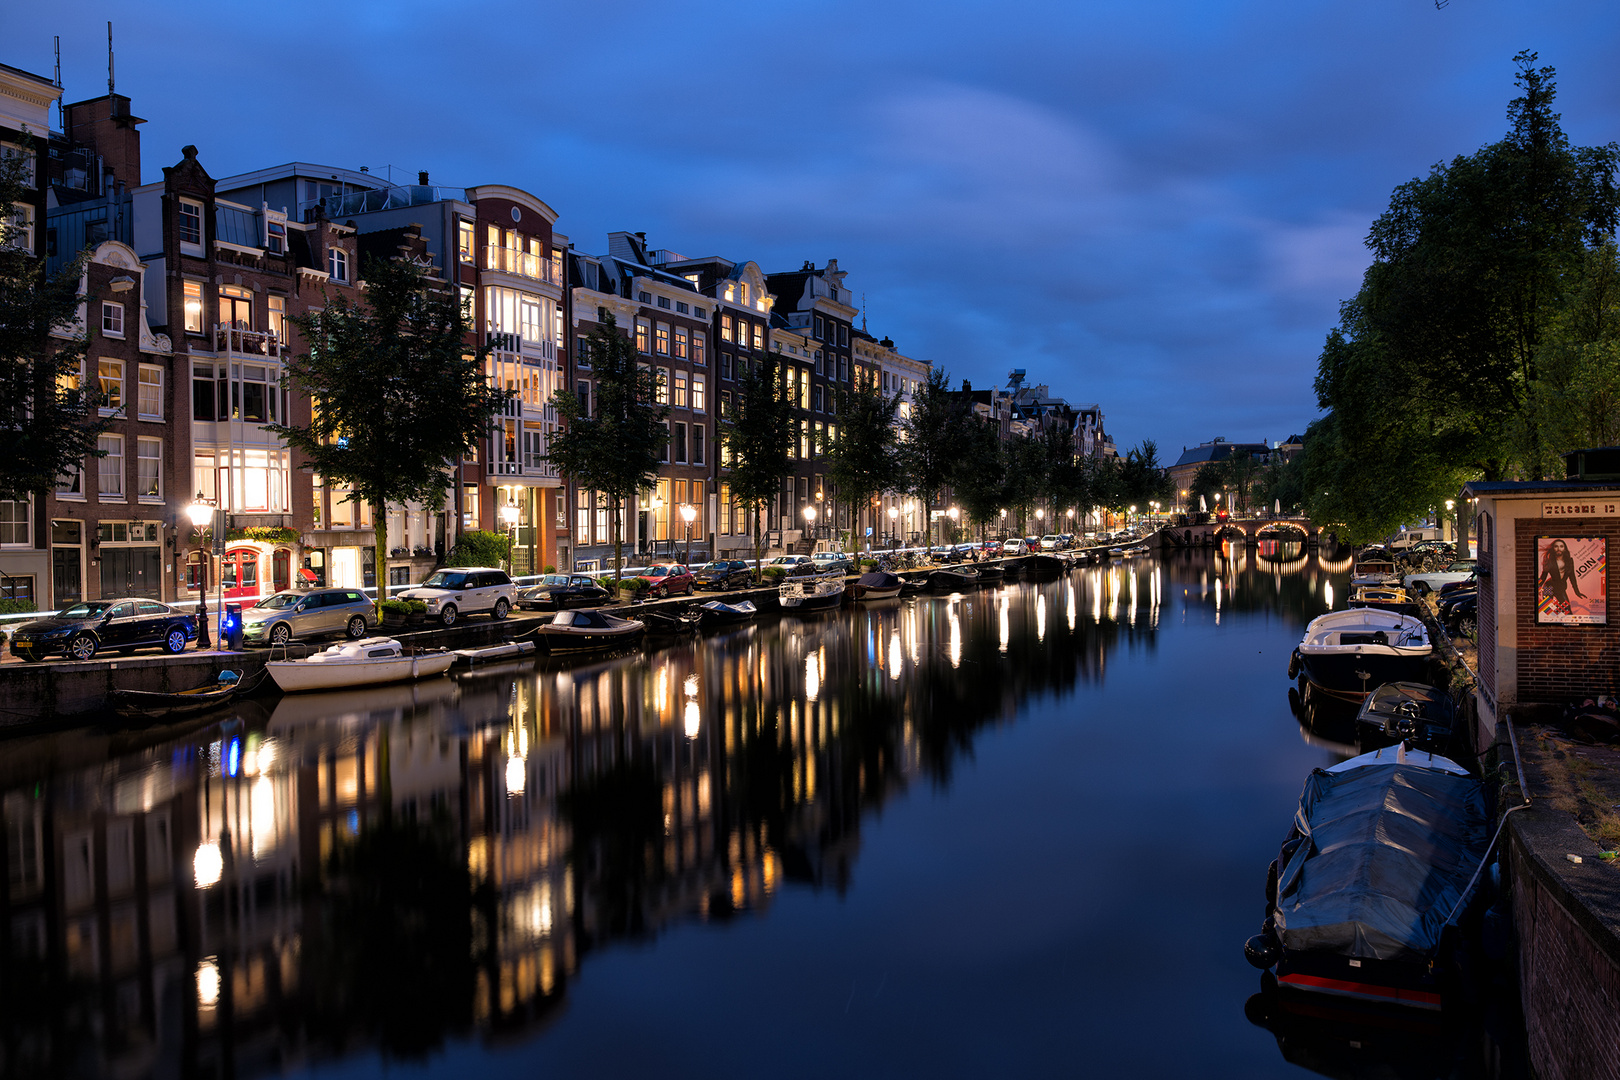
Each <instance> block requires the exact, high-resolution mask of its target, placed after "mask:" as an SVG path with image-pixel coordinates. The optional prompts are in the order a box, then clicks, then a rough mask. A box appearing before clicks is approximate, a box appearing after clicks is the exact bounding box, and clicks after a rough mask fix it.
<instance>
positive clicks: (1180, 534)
mask: <svg viewBox="0 0 1620 1080" xmlns="http://www.w3.org/2000/svg"><path fill="white" fill-rule="evenodd" d="M1153 538H1154V539H1155V540H1157V541H1158V542H1159V543H1161V544H1163V545H1165V546H1167V547H1214V546H1215V545H1217V544H1219V543H1220V542H1221V541H1222V540H1233V541H1240V542H1242V543H1243V544H1244V545H1246V546H1250V547H1252V546H1254V545H1256V544H1258V543H1259V542H1260V541H1262V540H1284V541H1286V540H1297V541H1303V542H1304V544H1305V545H1306V546H1307V547H1314V546H1316V545H1317V544H1319V543H1321V542H1323V540H1324V539H1325V540H1326V542H1327V543H1329V544H1333V543H1337V538H1336V537H1335V536H1334V534H1333V532H1332V530H1328V531H1327V532H1325V533H1324V532H1323V530H1322V528H1321V527H1320V526H1318V525H1317V524H1316V523H1314V522H1313V521H1311V520H1310V519H1309V518H1306V517H1281V516H1276V515H1267V516H1265V517H1249V518H1228V519H1227V520H1226V521H1205V522H1202V523H1200V524H1197V525H1166V526H1164V527H1163V528H1161V529H1160V530H1159V531H1158V532H1156V533H1154V534H1153Z"/></svg>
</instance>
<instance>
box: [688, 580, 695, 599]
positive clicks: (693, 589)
mask: <svg viewBox="0 0 1620 1080" xmlns="http://www.w3.org/2000/svg"><path fill="white" fill-rule="evenodd" d="M696 591H697V590H696V589H695V588H693V587H692V583H691V582H690V581H688V582H687V583H686V595H687V596H691V595H692V594H693V593H694V592H696Z"/></svg>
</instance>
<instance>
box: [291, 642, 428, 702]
mask: <svg viewBox="0 0 1620 1080" xmlns="http://www.w3.org/2000/svg"><path fill="white" fill-rule="evenodd" d="M455 662H456V654H455V653H450V652H442V651H440V652H422V653H413V652H407V651H406V650H405V647H404V646H403V645H401V644H400V643H399V642H397V641H395V640H394V639H393V638H385V637H372V638H361V639H360V640H359V641H345V642H341V643H340V644H337V645H333V646H332V647H331V648H329V649H326V650H324V651H322V652H318V653H316V654H315V655H314V656H306V657H304V658H303V659H302V660H272V661H270V662H269V663H267V664H265V665H264V666H265V668H266V669H267V670H268V671H269V672H270V677H271V678H272V679H274V680H276V685H277V686H279V687H281V689H282V690H284V691H287V692H288V693H292V692H294V691H298V690H333V689H337V688H340V687H346V686H370V685H374V684H377V683H391V682H402V681H404V680H406V679H425V678H428V677H429V676H432V675H443V674H444V673H445V672H446V671H449V670H450V665H451V664H453V663H455Z"/></svg>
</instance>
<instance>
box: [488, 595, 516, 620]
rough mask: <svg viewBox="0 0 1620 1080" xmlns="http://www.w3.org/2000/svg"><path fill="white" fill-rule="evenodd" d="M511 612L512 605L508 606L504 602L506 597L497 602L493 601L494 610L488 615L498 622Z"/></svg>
mask: <svg viewBox="0 0 1620 1080" xmlns="http://www.w3.org/2000/svg"><path fill="white" fill-rule="evenodd" d="M511 610H512V605H511V604H508V603H507V602H506V597H504V596H503V597H501V598H500V599H499V600H497V601H495V610H494V611H492V612H490V614H491V615H493V616H494V617H495V619H496V620H497V621H499V620H501V619H504V618H506V613H507V612H508V611H511Z"/></svg>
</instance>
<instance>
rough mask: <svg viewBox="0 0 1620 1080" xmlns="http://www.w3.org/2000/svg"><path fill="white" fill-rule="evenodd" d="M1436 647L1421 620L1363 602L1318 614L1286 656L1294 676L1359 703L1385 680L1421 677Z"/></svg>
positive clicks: (1393, 680)
mask: <svg viewBox="0 0 1620 1080" xmlns="http://www.w3.org/2000/svg"><path fill="white" fill-rule="evenodd" d="M1433 651H1434V646H1433V644H1432V643H1431V642H1430V641H1429V636H1428V632H1427V630H1426V629H1425V628H1424V625H1423V620H1422V619H1418V618H1414V617H1413V616H1411V615H1402V614H1400V613H1399V612H1396V611H1384V610H1381V609H1379V608H1370V607H1360V608H1350V609H1348V610H1346V611H1330V612H1328V613H1327V614H1326V615H1318V616H1317V617H1316V618H1314V619H1312V620H1311V621H1310V624H1309V625H1308V626H1306V627H1305V637H1304V638H1303V639H1302V640H1301V641H1300V643H1299V645H1298V646H1296V647H1295V649H1294V653H1293V655H1292V656H1291V657H1289V660H1288V677H1289V678H1290V679H1293V678H1297V677H1299V676H1301V675H1303V676H1304V677H1305V679H1306V681H1307V682H1308V683H1309V684H1310V685H1312V686H1314V687H1315V688H1316V689H1318V690H1321V691H1322V692H1324V693H1327V694H1331V695H1332V696H1334V697H1337V698H1341V699H1343V700H1345V701H1353V702H1355V703H1356V704H1358V705H1359V704H1360V703H1361V702H1362V701H1364V700H1365V699H1366V697H1367V695H1368V694H1369V693H1371V692H1372V691H1373V690H1375V689H1377V688H1378V687H1379V686H1382V685H1383V684H1384V683H1387V682H1422V681H1424V679H1425V677H1426V676H1427V674H1428V671H1427V669H1428V663H1429V657H1430V655H1431V654H1432V653H1433Z"/></svg>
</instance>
